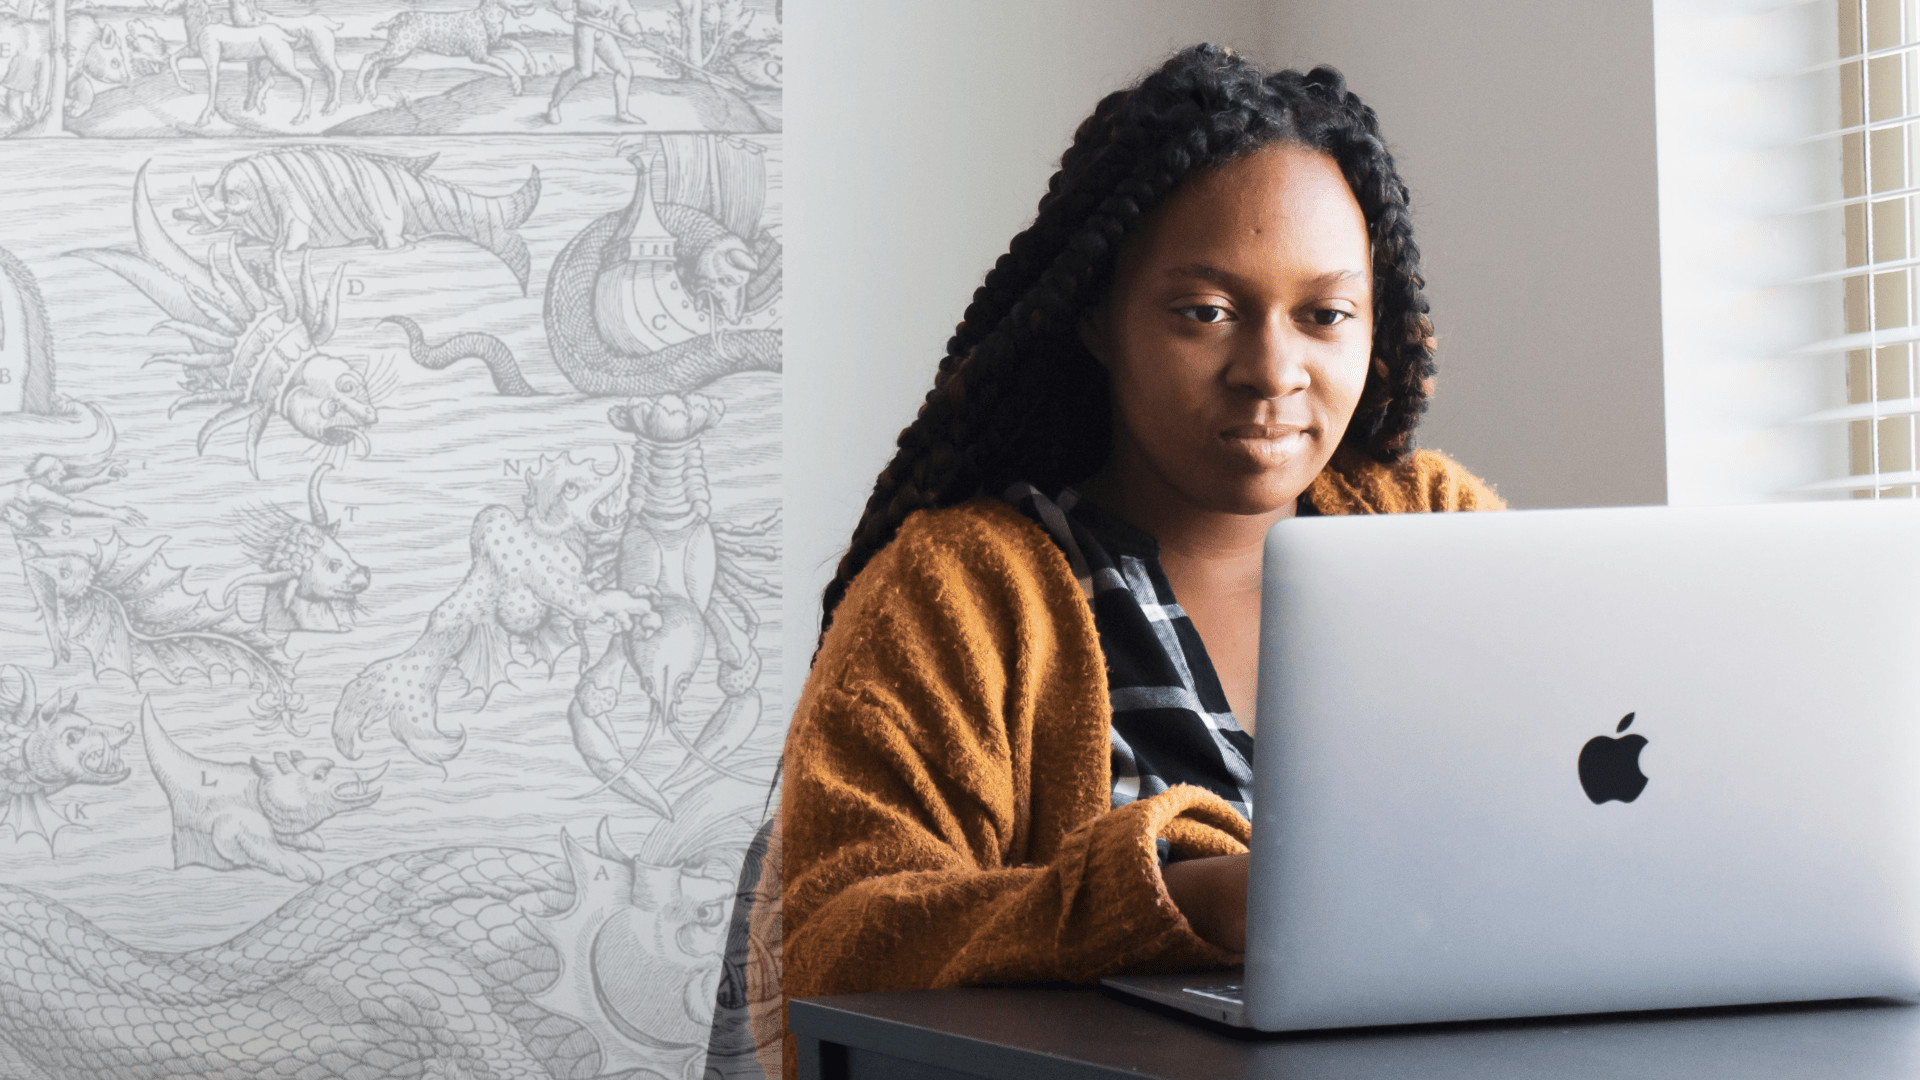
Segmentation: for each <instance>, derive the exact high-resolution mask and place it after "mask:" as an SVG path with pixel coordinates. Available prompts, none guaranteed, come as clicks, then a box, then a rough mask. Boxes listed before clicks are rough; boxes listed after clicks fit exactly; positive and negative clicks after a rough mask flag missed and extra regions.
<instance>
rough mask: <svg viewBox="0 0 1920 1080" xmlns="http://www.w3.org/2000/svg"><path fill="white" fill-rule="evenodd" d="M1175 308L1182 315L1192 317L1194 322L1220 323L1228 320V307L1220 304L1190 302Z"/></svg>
mask: <svg viewBox="0 0 1920 1080" xmlns="http://www.w3.org/2000/svg"><path fill="white" fill-rule="evenodd" d="M1174 310H1175V311H1178V312H1179V313H1180V315H1181V317H1183V318H1188V319H1192V320H1193V321H1194V322H1199V323H1220V322H1226V321H1227V309H1226V308H1223V307H1221V306H1219V305H1218V304H1189V305H1187V306H1186V307H1183V308H1175V309H1174Z"/></svg>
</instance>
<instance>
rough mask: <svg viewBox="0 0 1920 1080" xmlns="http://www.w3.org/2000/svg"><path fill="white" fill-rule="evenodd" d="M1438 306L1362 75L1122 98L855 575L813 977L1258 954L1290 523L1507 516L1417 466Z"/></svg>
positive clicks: (1009, 259) (1048, 968) (816, 905)
mask: <svg viewBox="0 0 1920 1080" xmlns="http://www.w3.org/2000/svg"><path fill="white" fill-rule="evenodd" d="M1421 286H1422V281H1421V276H1420V269H1419V253H1418V250H1417V249H1416V247H1415V246H1414V242H1413V233H1412V227H1411V223H1410V219H1409V217H1408V213H1407V189H1406V186H1405V185H1404V184H1403V183H1402V182H1401V181H1400V178H1399V176H1398V175H1397V174H1396V172H1395V171H1394V165H1393V159H1392V157H1391V156H1390V155H1389V154H1388V153H1387V150H1386V147H1385V145H1384V143H1383V142H1382V141H1381V138H1380V135H1379V132H1378V129H1377V126H1376V123H1375V118H1374V114H1373V111H1372V110H1371V109H1368V108H1367V107H1366V106H1364V105H1363V104H1361V103H1360V101H1359V99H1358V98H1356V97H1355V96H1354V95H1352V94H1350V93H1347V92H1346V90H1345V87H1344V84H1343V82H1342V80H1341V77H1340V75H1339V74H1338V73H1337V72H1335V71H1333V70H1332V69H1330V68H1319V69H1316V70H1314V71H1313V72H1311V73H1308V74H1306V75H1301V74H1299V73H1297V72H1291V71H1282V72H1278V73H1275V74H1271V75H1269V74H1266V73H1263V72H1261V71H1260V70H1258V69H1257V68H1255V67H1254V66H1253V65H1251V64H1249V63H1247V62H1246V61H1244V60H1242V59H1240V58H1238V57H1236V56H1234V55H1233V54H1232V53H1231V52H1228V51H1226V50H1223V49H1218V48H1214V47H1211V46H1199V47H1195V48H1192V49H1188V50H1186V51H1184V52H1181V53H1179V54H1178V55H1176V56H1174V57H1173V58H1172V59H1171V60H1169V61H1168V62H1167V63H1166V64H1165V65H1164V66H1163V67H1162V68H1161V69H1160V70H1159V71H1157V72H1155V73H1153V74H1151V75H1149V76H1148V77H1147V78H1146V79H1144V80H1143V81H1142V82H1140V83H1139V84H1138V85H1137V86H1134V87H1132V88H1130V89H1127V90H1123V91H1120V92H1118V93H1115V94H1113V95H1111V96H1109V97H1108V98H1107V99H1106V100H1104V101H1102V102H1101V103H1100V105H1099V107H1098V108H1097V109H1096V110H1095V111H1094V114H1093V116H1092V117H1090V118H1089V119H1088V120H1087V121H1086V122H1085V123H1083V124H1082V125H1081V126H1080V129H1079V131H1078V132H1077V133H1076V134H1075V137H1074V142H1073V146H1072V147H1071V148H1070V149H1069V150H1068V151H1067V152H1066V153H1065V155H1063V157H1062V158H1061V165H1060V170H1059V172H1058V173H1056V174H1055V175H1054V177H1053V179H1052V182H1051V183H1050V184H1049V185H1048V191H1047V195H1046V197H1045V198H1043V199H1042V200H1041V202H1040V208H1039V213H1038V216H1037V218H1036V220H1035V221H1034V224H1033V225H1032V227H1030V228H1028V229H1027V230H1026V231H1025V232H1022V233H1021V234H1020V235H1019V236H1017V237H1015V238H1014V240H1013V242H1012V244H1011V246H1010V248H1009V250H1008V252H1007V254H1006V255H1004V256H1003V257H1001V259H1000V260H999V262H998V263H997V264H996V265H995V267H994V269H993V271H992V272H991V273H990V274H988V275H987V278H986V282H985V284H983V285H982V286H981V288H980V289H979V290H978V291H977V292H976V293H975V294H974V299H973V303H972V305H971V306H970V307H968V309H967V311H966V317H965V321H963V322H962V323H961V324H960V327H959V329H958V332H957V333H956V334H955V335H954V337H953V339H952V341H950V342H949V344H948V347H947V356H946V358H945V359H944V360H943V361H942V362H941V364H940V369H939V374H938V375H937V376H936V377H935V380H934V389H933V391H932V392H931V393H929V394H928V395H927V399H926V402H925V404H924V405H923V406H922V408H921V410H920V414H919V416H918V418H917V419H916V420H915V421H914V423H913V424H912V425H911V426H909V427H908V428H907V429H906V430H905V431H904V432H902V433H901V436H900V440H899V450H898V452H897V453H896V455H895V456H894V459H893V461H892V462H891V463H890V464H888V466H887V468H886V470H885V471H883V472H882V473H881V474H880V478H879V480H878V482H877V483H876V485H875V488H874V492H873V495H872V497H871V499H869V501H868V503H867V508H866V513H865V515H864V517H863V518H862V519H861V521H860V525H859V527H858V529H857V530H856V531H855V533H854V537H853V542H852V544H851V546H850V548H849V550H848V552H847V554H846V557H845V558H844V559H843V560H842V562H841V564H840V567H839V572H838V574H837V575H836V576H835V578H834V580H833V582H832V584H831V585H829V586H828V588H827V590H826V596H825V603H824V611H823V613H822V614H823V620H822V621H823V624H824V626H825V630H824V632H823V634H822V637H821V643H820V649H819V652H818V654H817V655H816V657H815V660H814V666H813V670H812V673H811V676H810V678H809V681H808V683H807V688H806V691H805V693H804V694H803V695H802V698H801V702H800V706H799V709H798V711H797V712H796V714H795V717H794V720H793V726H792V729H791V731H790V734H789V736H788V742H787V750H786V757H785V761H784V770H785V786H784V790H783V793H782V806H781V812H780V818H779V848H780V852H781V855H782V856H783V859H784V863H783V864H782V863H780V862H775V861H772V860H770V861H769V866H770V867H772V866H780V867H781V869H782V872H781V873H779V874H771V875H763V879H762V880H763V881H764V880H766V879H767V877H768V876H772V877H775V878H777V879H778V880H779V881H780V882H781V884H782V886H783V892H784V931H785V932H784V982H783V987H782V989H783V991H784V993H785V995H787V996H789V997H806V996H811V995H817V994H831V993H844V992H851V991H860V990H890V989H908V988H914V987H932V986H951V985H961V984H972V983H1001V982H1024V981H1060V980H1070V981H1088V980H1093V979H1098V978H1100V977H1103V976H1106V975H1111V974H1115V973H1118V972H1152V971H1172V970H1179V969H1191V968H1197V967H1204V966H1209V965H1227V964H1231V963H1234V962H1235V961H1236V960H1237V959H1238V953H1239V952H1240V950H1241V948H1242V946H1243V943H1244V929H1245V914H1246V877H1247V875H1246V870H1247V867H1246V846H1245V845H1246V840H1247V837H1248V830H1249V827H1248V824H1247V820H1246V811H1247V802H1248V798H1249V796H1248V790H1249V785H1250V779H1251V777H1250V771H1249V769H1248V763H1249V761H1250V759H1251V756H1252V754H1251V751H1252V737H1253V735H1254V731H1253V727H1252V719H1253V700H1254V686H1255V678H1256V668H1257V655H1256V654H1257V646H1258V627H1259V622H1260V595H1259V586H1260V580H1261V548H1262V539H1263V537H1264V535H1265V533H1266V531H1267V529H1268V527H1270V526H1271V525H1272V524H1273V523H1274V522H1276V521H1279V520H1281V519H1283V518H1286V517H1289V516H1291V515H1294V514H1296V513H1299V514H1309V513H1319V514H1346V513H1381V512H1402V511H1427V510H1456V509H1481V508H1495V507H1498V506H1499V505H1500V503H1499V500H1498V498H1497V497H1496V496H1494V495H1493V493H1492V492H1491V491H1490V490H1489V489H1488V488H1487V487H1486V486H1485V485H1484V484H1482V483H1481V482H1480V481H1478V480H1476V479H1475V478H1473V477H1472V476H1470V475H1468V474H1467V473H1466V472H1465V471H1464V470H1462V469H1461V468H1460V467H1459V466H1457V465H1455V464H1454V463H1453V462H1451V461H1449V460H1447V459H1446V458H1444V457H1442V456H1440V455H1438V454H1435V453H1431V452H1427V451H1414V450H1412V447H1411V436H1412V434H1413V429H1414V425H1415V423H1416V421H1417V420H1418V418H1419V416H1420V414H1421V412H1422V411H1423V410H1424V409H1425V406H1426V398H1427V393H1428V386H1429V379H1430V376H1431V374H1432V369H1433V365H1432V359H1431V348H1432V332H1431V327H1430V324H1429V323H1428V321H1427V317H1426V312H1427V302H1426V299H1425V297H1424V296H1423V295H1422V292H1421ZM1176 597H1177V598H1178V602H1177V603H1176V602H1175V598H1176ZM791 1067H792V1061H791V1057H790V1056H789V1058H788V1068H789V1069H791Z"/></svg>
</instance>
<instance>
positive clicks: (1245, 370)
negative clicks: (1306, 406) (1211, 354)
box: [1227, 319, 1313, 398]
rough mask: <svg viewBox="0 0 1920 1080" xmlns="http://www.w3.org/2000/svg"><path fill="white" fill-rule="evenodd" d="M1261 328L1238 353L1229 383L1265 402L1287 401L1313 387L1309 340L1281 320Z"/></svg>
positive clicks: (1249, 337)
mask: <svg viewBox="0 0 1920 1080" xmlns="http://www.w3.org/2000/svg"><path fill="white" fill-rule="evenodd" d="M1257 326H1258V329H1256V330H1255V331H1254V332H1253V333H1250V334H1247V335H1246V336H1245V338H1244V339H1243V340H1242V341H1241V342H1240V343H1239V345H1238V347H1237V348H1236V349H1235V351H1234V356H1233V360H1232V363H1231V364H1230V365H1229V366H1228V368H1227V380H1228V382H1229V383H1231V384H1232V385H1235V386H1238V387H1240V388H1242V389H1244V390H1245V391H1247V392H1249V393H1251V394H1253V395H1254V396H1256V397H1262V398H1277V397H1285V396H1286V395H1288V394H1291V393H1296V392H1298V391H1301V390H1305V389H1306V388H1307V387H1308V386H1311V385H1312V384H1313V375H1312V372H1311V371H1310V370H1309V368H1308V366H1307V349H1306V345H1307V342H1306V340H1305V336H1304V335H1302V334H1301V333H1300V332H1299V331H1298V330H1296V329H1295V328H1294V327H1293V326H1292V325H1291V324H1290V323H1286V322H1282V321H1281V320H1279V319H1270V320H1266V321H1265V322H1263V323H1260V324H1257Z"/></svg>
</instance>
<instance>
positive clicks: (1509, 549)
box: [1246, 500, 1920, 1030]
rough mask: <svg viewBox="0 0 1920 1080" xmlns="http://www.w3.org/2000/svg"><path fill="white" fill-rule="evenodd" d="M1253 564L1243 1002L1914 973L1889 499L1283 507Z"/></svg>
mask: <svg viewBox="0 0 1920 1080" xmlns="http://www.w3.org/2000/svg"><path fill="white" fill-rule="evenodd" d="M1264 589H1265V592H1264V599H1263V608H1262V615H1263V619H1262V646H1261V648H1262V652H1261V678H1260V688H1259V703H1258V709H1259V713H1258V717H1259V723H1258V727H1257V737H1256V739H1255V743H1256V751H1255V759H1256V760H1255V800H1254V831H1253V837H1254V848H1253V857H1252V885H1251V891H1250V895H1249V905H1248V920H1249V923H1248V949H1247V960H1246V988H1247V992H1246V997H1247V1017H1248V1022H1249V1023H1250V1024H1251V1025H1252V1026H1254V1027H1258V1028H1262V1029H1266V1030H1292V1029H1302V1028H1317V1027H1338V1026H1347V1025H1369V1024H1400V1023H1418V1022H1427V1021H1441V1020H1467V1019H1483V1018H1493V1017H1508V1016H1532V1015H1549V1014H1556V1013H1577V1012H1601V1011H1614V1010H1626V1009H1649V1008H1667V1007H1680V1006H1695V1005H1718V1004H1738V1003H1748V1002H1762V1001H1785V1000H1808V999H1817V998H1839V997H1856V996H1874V995H1887V996H1913V995H1915V994H1920V503H1916V502H1912V501H1905V500H1901V501H1892V500H1888V501H1883V502H1851V503H1814V504H1795V505H1772V506H1759V507H1737V508H1711V509H1668V508H1634V509H1610V510H1564V511H1518V512H1509V513H1497V514H1432V515H1397V516H1382V517H1365V518H1361V517H1348V518H1335V517H1328V518H1316V519H1304V520H1296V521H1288V522H1283V523H1281V524H1280V525H1278V526H1276V527H1275V528H1274V529H1273V531H1272V533H1271V534H1270V536H1269V538H1268V541H1267V551H1266V577H1265V585H1264ZM1642 777H1644V781H1643V780H1642V779H1641V778H1642Z"/></svg>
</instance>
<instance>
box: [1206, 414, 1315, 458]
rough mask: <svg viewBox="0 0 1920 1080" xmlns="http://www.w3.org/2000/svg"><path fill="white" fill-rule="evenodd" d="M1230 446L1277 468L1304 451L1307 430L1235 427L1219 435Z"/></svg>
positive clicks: (1297, 427)
mask: <svg viewBox="0 0 1920 1080" xmlns="http://www.w3.org/2000/svg"><path fill="white" fill-rule="evenodd" d="M1220 437H1221V439H1223V440H1225V441H1226V443H1227V444H1228V445H1230V446H1233V447H1235V448H1236V449H1238V450H1240V451H1241V452H1242V453H1245V454H1246V455H1248V456H1249V457H1251V458H1253V459H1254V460H1255V461H1257V462H1260V463H1261V464H1268V465H1277V464H1280V463H1282V462H1285V461H1287V460H1288V459H1290V458H1293V457H1295V456H1296V455H1298V454H1299V453H1300V451H1301V450H1302V449H1304V448H1305V446H1306V444H1307V442H1308V441H1309V440H1308V429H1307V428H1305V427H1301V426H1300V425H1298V424H1236V425H1234V426H1233V427H1230V428H1227V429H1226V430H1225V431H1222V432H1221V433H1220Z"/></svg>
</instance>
